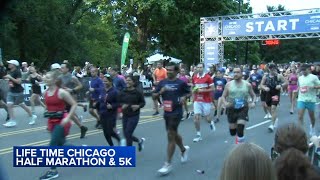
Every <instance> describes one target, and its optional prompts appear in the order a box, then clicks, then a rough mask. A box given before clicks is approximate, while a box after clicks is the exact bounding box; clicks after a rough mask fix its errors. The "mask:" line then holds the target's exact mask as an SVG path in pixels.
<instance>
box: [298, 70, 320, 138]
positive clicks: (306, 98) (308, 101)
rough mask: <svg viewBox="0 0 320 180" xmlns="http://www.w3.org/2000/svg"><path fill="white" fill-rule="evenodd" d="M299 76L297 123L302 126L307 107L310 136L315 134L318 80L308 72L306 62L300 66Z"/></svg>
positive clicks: (319, 85) (319, 83) (319, 84)
mask: <svg viewBox="0 0 320 180" xmlns="http://www.w3.org/2000/svg"><path fill="white" fill-rule="evenodd" d="M300 70H301V74H302V75H301V76H300V77H299V79H298V86H299V96H298V105H297V108H298V110H299V112H298V113H299V115H298V117H299V123H300V125H301V126H302V127H304V126H303V124H304V121H303V116H304V112H305V110H306V109H307V110H308V113H309V117H310V121H311V125H310V131H309V134H310V136H314V135H315V134H316V130H315V122H316V121H315V120H316V119H315V113H314V112H315V108H316V105H315V103H316V101H317V89H320V81H319V79H318V77H317V76H315V75H313V74H311V73H310V66H309V65H307V64H303V65H302V66H301V68H300Z"/></svg>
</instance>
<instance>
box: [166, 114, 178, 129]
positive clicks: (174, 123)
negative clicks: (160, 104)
mask: <svg viewBox="0 0 320 180" xmlns="http://www.w3.org/2000/svg"><path fill="white" fill-rule="evenodd" d="M181 118H182V116H164V120H165V122H166V130H173V131H176V132H178V127H179V124H180V121H181Z"/></svg>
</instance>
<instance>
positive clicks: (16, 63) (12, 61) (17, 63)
mask: <svg viewBox="0 0 320 180" xmlns="http://www.w3.org/2000/svg"><path fill="white" fill-rule="evenodd" d="M7 63H8V64H13V65H15V66H19V65H20V64H19V62H18V61H17V60H14V59H12V60H10V61H7Z"/></svg>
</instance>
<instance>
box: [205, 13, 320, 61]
mask: <svg viewBox="0 0 320 180" xmlns="http://www.w3.org/2000/svg"><path fill="white" fill-rule="evenodd" d="M318 37H320V9H307V10H296V11H278V12H268V13H260V14H238V15H230V16H215V17H202V18H200V61H201V62H204V63H205V66H206V67H208V66H210V65H212V64H219V63H223V62H224V44H223V43H224V42H225V41H255V40H267V39H298V38H318Z"/></svg>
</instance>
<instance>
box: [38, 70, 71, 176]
mask: <svg viewBox="0 0 320 180" xmlns="http://www.w3.org/2000/svg"><path fill="white" fill-rule="evenodd" d="M59 75H60V73H59V72H58V71H54V72H53V71H50V72H48V73H47V75H46V76H45V83H46V85H47V87H48V89H47V90H46V91H45V93H44V97H45V104H46V106H47V110H48V112H47V113H45V114H46V115H45V117H48V130H49V131H50V132H51V133H52V134H51V141H50V145H49V146H63V145H64V143H65V140H66V136H67V135H68V134H69V131H70V127H71V123H70V119H71V117H73V116H74V113H75V110H76V108H77V102H76V101H75V100H74V99H73V98H72V96H71V95H70V93H69V92H68V91H66V90H64V89H62V88H60V87H59V86H57V84H58V83H57V81H56V80H57V79H59V78H58V77H59ZM66 104H68V105H69V106H70V110H69V112H68V113H69V114H67V113H65V109H66V107H65V106H66ZM50 116H51V117H50ZM53 116H55V117H53ZM60 129H63V130H61V131H62V132H61V133H62V134H61V135H60V132H59V130H60ZM58 177H59V173H58V171H57V169H56V167H51V169H50V170H49V171H47V172H46V173H45V174H44V175H43V176H41V177H40V180H49V179H55V178H58Z"/></svg>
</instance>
